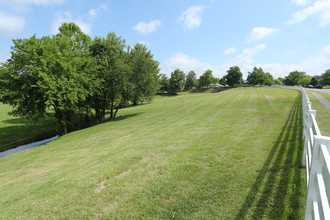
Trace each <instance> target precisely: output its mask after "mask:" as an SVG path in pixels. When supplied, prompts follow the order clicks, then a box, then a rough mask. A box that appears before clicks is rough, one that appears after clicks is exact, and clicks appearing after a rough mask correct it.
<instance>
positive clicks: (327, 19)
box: [320, 11, 330, 26]
mask: <svg viewBox="0 0 330 220" xmlns="http://www.w3.org/2000/svg"><path fill="white" fill-rule="evenodd" d="M320 20H321V21H320V25H321V26H327V25H328V24H330V11H326V12H324V13H323V14H322V15H321V19H320Z"/></svg>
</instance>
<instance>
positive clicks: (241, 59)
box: [162, 44, 266, 78]
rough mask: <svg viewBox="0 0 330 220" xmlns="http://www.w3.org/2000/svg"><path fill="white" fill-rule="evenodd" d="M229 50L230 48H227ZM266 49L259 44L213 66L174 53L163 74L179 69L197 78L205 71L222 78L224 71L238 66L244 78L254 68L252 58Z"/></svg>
mask: <svg viewBox="0 0 330 220" xmlns="http://www.w3.org/2000/svg"><path fill="white" fill-rule="evenodd" d="M229 49H230V48H229ZM264 49H266V45H265V44H259V45H257V46H255V47H253V48H248V49H244V50H243V51H242V53H240V54H238V55H237V56H236V57H235V58H234V59H232V60H230V61H229V62H227V63H225V64H222V65H213V64H210V63H206V62H202V61H200V60H199V59H197V58H193V57H189V56H188V55H187V54H184V53H181V52H179V53H176V54H174V55H173V56H172V57H170V58H169V59H166V60H165V62H164V68H163V69H162V72H163V73H166V74H168V75H169V74H170V73H171V72H173V71H174V70H175V69H181V70H183V71H184V72H185V73H188V72H189V71H191V70H194V71H195V72H196V74H197V76H200V75H202V74H203V73H204V72H205V71H206V70H207V69H211V70H212V71H213V76H216V77H220V78H221V77H222V76H224V75H226V74H227V73H226V71H227V70H228V69H229V68H230V67H231V66H239V67H240V69H241V71H242V73H243V75H244V77H245V78H246V76H247V75H246V74H247V71H250V70H252V69H253V67H254V65H255V64H254V63H253V62H254V56H255V55H257V54H258V53H260V52H261V51H262V50H264Z"/></svg>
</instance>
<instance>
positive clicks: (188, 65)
mask: <svg viewBox="0 0 330 220" xmlns="http://www.w3.org/2000/svg"><path fill="white" fill-rule="evenodd" d="M175 69H180V70H183V71H184V72H185V73H186V74H187V73H188V72H189V71H191V70H194V71H195V72H196V75H197V77H199V76H200V75H202V74H203V73H204V72H205V71H206V70H208V69H210V70H212V71H213V73H212V74H213V76H216V77H220V76H223V75H225V73H226V70H225V69H224V67H223V66H215V65H212V64H210V63H205V62H202V61H200V60H199V59H197V58H193V57H189V56H188V55H187V54H184V53H181V52H178V53H176V54H174V55H173V56H172V57H170V58H169V59H166V60H165V62H164V68H162V70H161V71H162V72H163V73H165V74H167V75H168V76H170V73H171V72H173V71H174V70H175Z"/></svg>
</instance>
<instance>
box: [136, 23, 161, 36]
mask: <svg viewBox="0 0 330 220" xmlns="http://www.w3.org/2000/svg"><path fill="white" fill-rule="evenodd" d="M160 25H161V22H160V21H159V20H153V21H150V22H149V23H144V22H139V23H138V24H137V25H135V26H134V27H133V28H132V29H133V30H135V31H137V32H139V33H140V34H143V35H147V34H150V33H152V32H155V31H156V29H157V27H159V26H160Z"/></svg>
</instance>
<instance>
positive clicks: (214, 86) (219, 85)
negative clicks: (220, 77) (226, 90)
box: [209, 83, 223, 88]
mask: <svg viewBox="0 0 330 220" xmlns="http://www.w3.org/2000/svg"><path fill="white" fill-rule="evenodd" d="M219 87H223V85H221V84H219V83H210V84H209V88H219Z"/></svg>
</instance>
